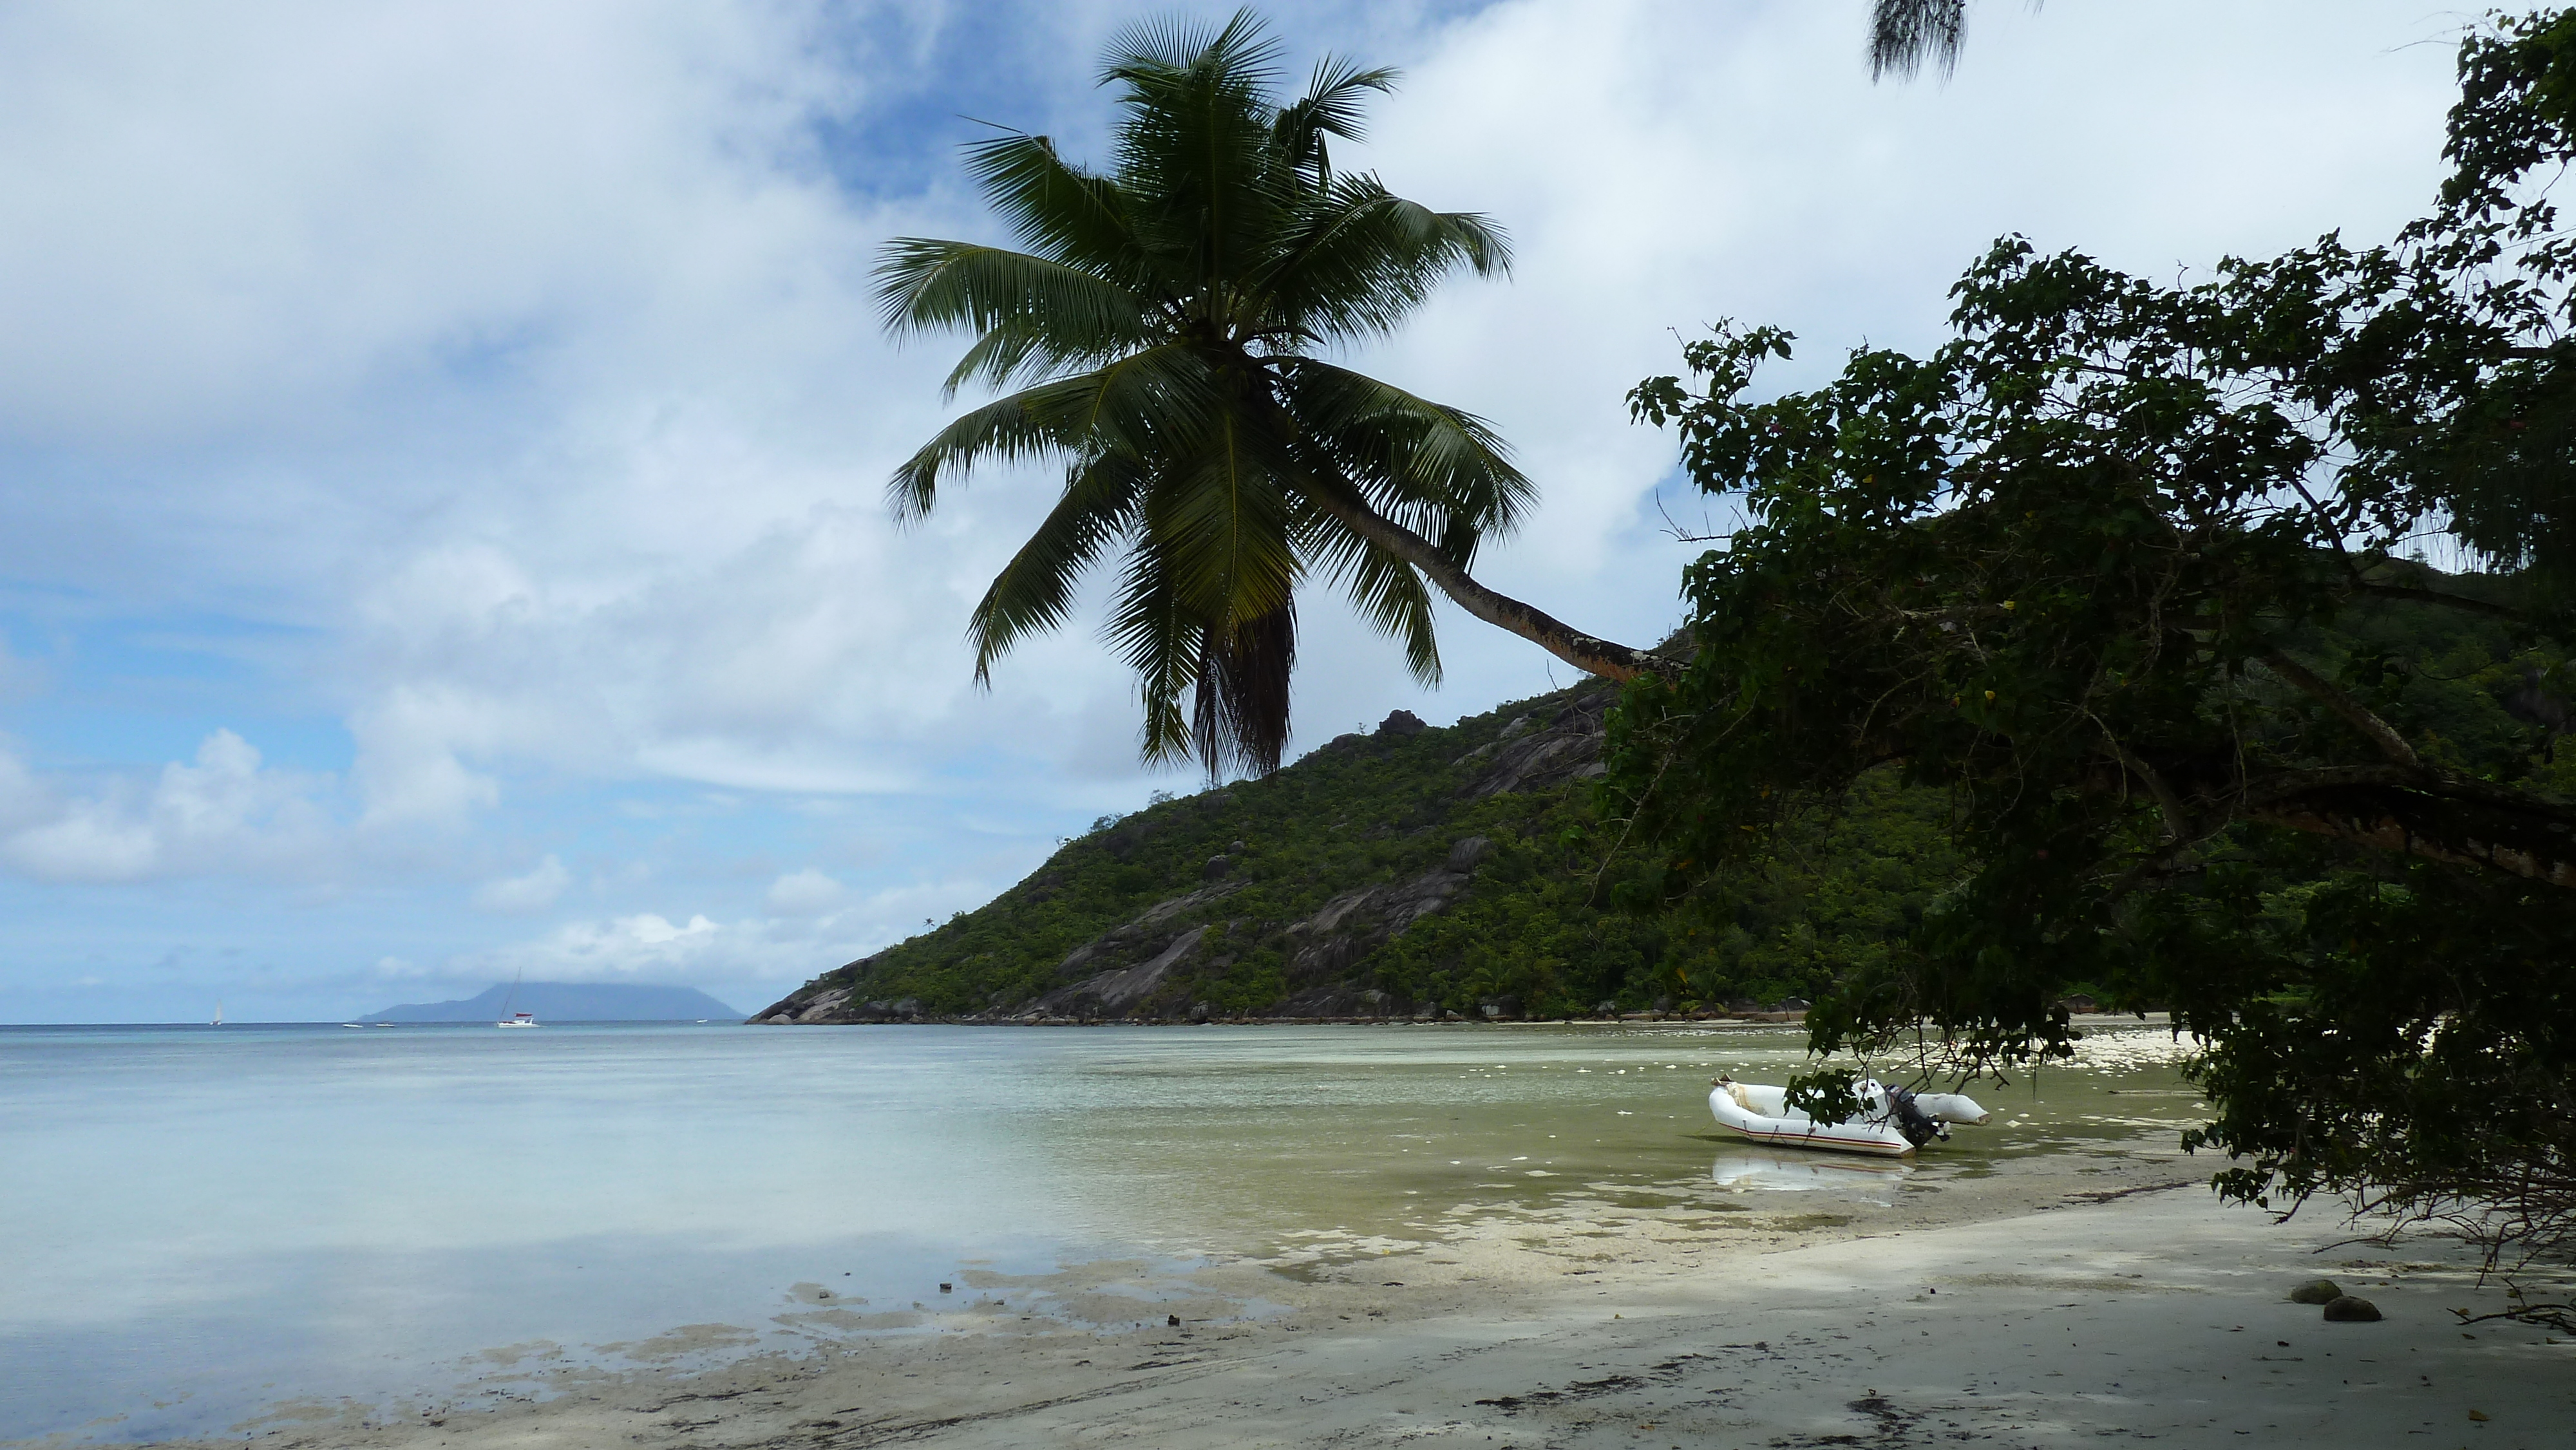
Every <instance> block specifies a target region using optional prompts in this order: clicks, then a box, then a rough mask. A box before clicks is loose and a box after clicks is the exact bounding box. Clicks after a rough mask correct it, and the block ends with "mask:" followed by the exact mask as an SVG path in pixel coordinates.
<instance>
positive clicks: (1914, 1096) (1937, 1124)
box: [1708, 1077, 1986, 1158]
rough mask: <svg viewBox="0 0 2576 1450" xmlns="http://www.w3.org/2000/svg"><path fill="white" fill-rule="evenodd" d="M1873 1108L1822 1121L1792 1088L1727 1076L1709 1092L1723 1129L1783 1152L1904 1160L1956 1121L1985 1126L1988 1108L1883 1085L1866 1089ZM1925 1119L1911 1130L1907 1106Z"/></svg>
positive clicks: (1970, 1100) (1957, 1098) (1863, 1095)
mask: <svg viewBox="0 0 2576 1450" xmlns="http://www.w3.org/2000/svg"><path fill="white" fill-rule="evenodd" d="M1860 1092H1861V1098H1862V1100H1863V1101H1864V1102H1866V1103H1868V1104H1869V1106H1868V1107H1867V1108H1865V1109H1863V1110H1862V1112H1861V1114H1860V1116H1858V1117H1856V1118H1852V1119H1850V1120H1849V1121H1847V1122H1840V1123H1819V1122H1816V1121H1815V1120H1813V1119H1811V1118H1809V1117H1808V1116H1807V1115H1806V1114H1805V1113H1802V1112H1800V1111H1798V1110H1797V1109H1795V1108H1793V1107H1790V1106H1789V1104H1788V1096H1789V1090H1788V1089H1787V1088H1781V1087H1768V1086H1765V1085H1763V1084H1761V1083H1750V1082H1737V1081H1735V1080H1734V1079H1732V1078H1724V1077H1721V1078H1719V1079H1717V1080H1716V1084H1715V1086H1713V1087H1712V1088H1711V1089H1710V1090H1709V1094H1708V1110H1709V1112H1710V1113H1712V1114H1714V1115H1715V1116H1716V1118H1717V1121H1718V1123H1719V1125H1720V1126H1722V1127H1727V1128H1732V1129H1734V1130H1735V1131H1736V1132H1738V1133H1741V1134H1743V1135H1744V1136H1745V1137H1747V1138H1750V1139H1752V1140H1753V1141H1754V1142H1756V1143H1768V1144H1771V1145H1772V1146H1774V1147H1779V1148H1822V1149H1825V1150H1827V1151H1829V1152H1834V1153H1867V1154H1871V1155H1873V1156H1875V1157H1880V1158H1902V1157H1904V1156H1905V1155H1906V1154H1908V1153H1911V1152H1913V1151H1914V1149H1915V1147H1916V1146H1917V1145H1918V1144H1920V1143H1922V1142H1925V1141H1928V1140H1930V1139H1931V1138H1933V1137H1943V1138H1946V1137H1948V1136H1949V1132H1948V1128H1947V1125H1948V1124H1951V1123H1982V1122H1984V1121H1985V1120H1986V1110H1985V1109H1984V1108H1981V1107H1978V1106H1977V1104H1976V1101H1975V1099H1973V1098H1967V1097H1962V1096H1961V1095H1959V1094H1957V1093H1911V1094H1908V1093H1906V1092H1905V1091H1904V1090H1903V1089H1901V1088H1899V1089H1894V1090H1891V1089H1889V1088H1888V1087H1887V1086H1886V1085H1885V1084H1883V1083H1878V1082H1864V1083H1862V1084H1861V1085H1860ZM1909 1100H1910V1103H1911V1106H1912V1107H1913V1108H1914V1109H1915V1111H1916V1112H1917V1114H1919V1116H1920V1118H1921V1121H1920V1122H1918V1123H1916V1124H1914V1125H1913V1127H1914V1131H1913V1132H1912V1133H1911V1134H1909V1133H1908V1132H1907V1126H1908V1125H1907V1122H1906V1113H1905V1107H1906V1105H1907V1103H1908V1101H1909Z"/></svg>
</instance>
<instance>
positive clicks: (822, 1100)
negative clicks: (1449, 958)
mask: <svg viewBox="0 0 2576 1450" xmlns="http://www.w3.org/2000/svg"><path fill="white" fill-rule="evenodd" d="M1802 1041H1803V1038H1802V1034H1800V1033H1799V1032H1798V1031H1797V1030H1795V1029H1770V1030H1747V1029H1742V1028H1728V1029H1715V1030H1706V1029H1690V1028H1677V1027H1669V1026H1643V1025H1641V1026H1635V1027H1597V1026H1586V1027H1490V1026H1483V1025H1475V1026H1458V1027H1390V1028H1222V1027H1217V1028H1163V1029H1144V1028H1096V1029H995V1028H983V1029H976V1028H935V1027H925V1028H901V1027H884V1028H838V1029H803V1028H799V1029H781V1028H743V1027H735V1026H661V1025H619V1026H557V1027H548V1028H545V1029H543V1030H541V1031H537V1032H525V1033H504V1032H494V1031H492V1030H491V1029H489V1028H476V1027H404V1028H395V1029H369V1030H365V1031H350V1030H346V1029H342V1028H339V1027H336V1026H323V1027H312V1026H301V1025H299V1026H291V1027H255V1026H232V1027H225V1028H221V1029H213V1028H205V1027H190V1028H0V1164H5V1165H6V1168H5V1186H4V1187H0V1439H16V1438H24V1437H32V1436H38V1435H51V1434H66V1433H67V1434H72V1435H76V1436H81V1437H85V1438H110V1439H151V1438H158V1437H165V1436H170V1435H177V1434H194V1433H205V1432H209V1431H218V1430H223V1429H225V1428H227V1427H231V1426H234V1425H236V1424H237V1423H238V1422H240V1421H242V1420H243V1419H244V1417H245V1416H248V1415H250V1414H252V1413H253V1412H255V1411H256V1410H257V1409H258V1407H260V1406H263V1405H267V1404H270V1403H273V1402H275V1401H278V1400H281V1399H284V1398H288V1397H293V1396H320V1397H325V1398H341V1397H354V1398H357V1399H361V1400H378V1399H383V1398H386V1397H391V1396H396V1395H401V1394H405V1393H409V1392H413V1391H419V1390H424V1389H434V1388H435V1387H437V1386H439V1385H442V1384H457V1383H462V1382H463V1381H464V1380H466V1379H467V1378H469V1377H471V1376H473V1375H475V1374H479V1373H488V1372H490V1371H491V1370H492V1369H493V1367H494V1366H495V1365H496V1364H500V1363H505V1362H507V1361H508V1360H509V1358H510V1356H509V1355H507V1354H504V1355H501V1356H491V1355H483V1354H480V1353H479V1352H480V1351H484V1350H488V1349H490V1348H492V1347H495V1346H520V1347H523V1348H524V1347H527V1346H531V1345H537V1346H548V1347H549V1348H539V1349H536V1350H533V1351H528V1353H529V1356H530V1357H529V1358H528V1360H527V1361H526V1363H527V1365H528V1366H529V1367H530V1368H531V1369H532V1370H533V1369H534V1368H536V1367H538V1366H540V1365H541V1364H544V1363H559V1362H561V1361H559V1360H557V1361H547V1360H544V1359H543V1358H542V1356H544V1355H545V1354H548V1353H552V1352H553V1349H552V1348H550V1347H561V1349H562V1351H563V1352H564V1353H566V1354H570V1355H573V1356H576V1357H583V1358H589V1359H604V1360H607V1361H610V1362H614V1360H615V1359H616V1353H615V1352H614V1351H603V1350H600V1349H599V1348H597V1347H598V1346H608V1345H616V1344H619V1343H626V1342H632V1341H635V1340H639V1339H643V1338H645V1337H648V1336H652V1335H656V1334H659V1333H660V1332H662V1331H665V1330H668V1329H671V1328H673V1327H675V1326H680V1325H704V1324H711V1323H713V1324H726V1325H733V1326H741V1327H743V1328H744V1329H745V1330H746V1331H748V1334H745V1335H737V1336H734V1337H733V1338H731V1339H730V1340H729V1341H727V1344H726V1345H725V1346H722V1347H728V1348H733V1349H738V1348H740V1347H742V1346H743V1345H745V1344H748V1343H751V1342H753V1339H754V1337H756V1336H766V1337H767V1338H768V1339H769V1340H770V1341H772V1342H775V1341H776V1340H777V1339H779V1338H781V1337H782V1336H787V1335H791V1334H793V1333H796V1332H801V1331H799V1330H797V1329H796V1328H795V1327H794V1326H792V1325H786V1326H783V1325H781V1324H780V1323H779V1320H778V1316H779V1315H781V1313H782V1311H784V1310H788V1309H793V1308H796V1307H799V1306H800V1305H801V1306H806V1307H810V1306H812V1305H813V1304H815V1303H816V1302H817V1300H816V1299H815V1297H814V1296H815V1294H816V1293H817V1292H818V1291H817V1290H816V1288H815V1287H814V1286H817V1285H820V1286H825V1290H824V1292H828V1293H829V1294H831V1295H832V1296H834V1298H833V1301H832V1302H834V1303H837V1304H850V1303H853V1302H854V1301H865V1302H866V1304H867V1305H868V1306H869V1307H870V1308H871V1309H872V1310H885V1309H896V1310H900V1309H903V1308H906V1307H908V1306H910V1305H912V1304H914V1303H931V1304H937V1303H941V1302H955V1301H953V1300H951V1301H942V1300H940V1299H939V1297H938V1293H937V1285H938V1282H939V1281H941V1280H956V1279H958V1278H959V1277H960V1276H961V1273H962V1271H963V1270H964V1269H965V1268H966V1267H968V1266H970V1265H976V1266H982V1267H986V1268H991V1269H996V1270H1005V1271H1011V1272H1034V1271H1041V1270H1044V1269H1047V1268H1050V1267H1052V1266H1053V1265H1054V1264H1056V1263H1058V1262H1064V1261H1069V1260H1074V1259H1083V1258H1095V1257H1101V1256H1107V1255H1124V1256H1134V1255H1142V1256H1146V1257H1148V1258H1161V1259H1164V1260H1167V1261H1170V1262H1173V1263H1175V1264H1179V1263H1185V1262H1187V1261H1188V1260H1190V1259H1191V1258H1192V1257H1194V1256H1199V1255H1207V1254H1238V1253H1268V1252H1272V1251H1275V1250H1277V1249H1279V1248H1280V1247H1282V1246H1283V1245H1288V1244H1292V1243H1296V1242H1300V1241H1310V1240H1312V1239H1313V1238H1314V1237H1316V1236H1318V1235H1336V1236H1341V1235H1348V1236H1379V1237H1394V1238H1405V1237H1425V1236H1429V1235H1432V1234H1436V1233H1437V1232H1439V1231H1440V1228H1441V1226H1442V1224H1443V1222H1444V1216H1445V1215H1451V1214H1454V1213H1456V1212H1459V1211H1461V1210H1466V1209H1473V1210H1478V1211H1490V1210H1496V1209H1500V1210H1504V1211H1509V1210H1511V1209H1513V1208H1515V1207H1526V1208H1530V1209H1540V1208H1544V1207H1545V1206H1546V1205H1547V1204H1549V1203H1551V1202H1554V1201H1558V1200H1560V1199H1563V1198H1565V1197H1568V1196H1573V1195H1580V1194H1598V1193H1600V1192H1603V1191H1617V1190H1619V1189H1621V1188H1628V1187H1633V1188H1640V1189H1653V1190H1656V1191H1658V1192H1667V1193H1669V1192H1675V1191H1684V1192H1692V1193H1707V1194H1739V1193H1744V1192H1767V1191H1807V1190H1814V1189H1818V1188H1823V1189H1826V1190H1828V1191H1831V1190H1835V1189H1837V1188H1844V1189H1850V1188H1851V1185H1853V1184H1858V1185H1859V1187H1858V1188H1857V1189H1854V1190H1852V1191H1857V1192H1862V1193H1876V1192H1880V1191H1883V1190H1884V1188H1885V1185H1886V1184H1887V1183H1888V1182H1889V1181H1890V1180H1889V1179H1888V1178H1887V1177H1886V1176H1885V1175H1868V1174H1863V1175H1859V1176H1858V1177H1857V1178H1855V1177H1853V1176H1851V1175H1840V1176H1837V1175H1835V1174H1831V1173H1825V1172H1819V1171H1814V1170H1811V1169H1810V1168H1809V1167H1808V1166H1806V1163H1805V1160H1801V1159H1794V1158H1793V1159H1784V1158H1782V1157H1780V1156H1778V1155H1772V1154H1765V1153H1761V1152H1757V1151H1753V1150H1749V1149H1746V1148H1742V1147H1737V1146H1733V1145H1730V1144H1728V1143H1726V1142H1725V1141H1724V1140H1722V1139H1721V1138H1720V1137H1719V1135H1717V1134H1716V1132H1715V1129H1714V1127H1713V1125H1712V1124H1711V1123H1710V1122H1709V1119H1708V1116H1707V1111H1706V1108H1705V1096H1706V1093H1707V1086H1706V1084H1707V1078H1708V1077H1709V1075H1710V1072H1711V1071H1712V1070H1714V1069H1720V1068H1723V1069H1727V1070H1731V1071H1734V1072H1735V1073H1736V1074H1737V1075H1738V1076H1747V1075H1751V1076H1753V1077H1755V1078H1756V1079H1757V1080H1772V1081H1777V1080H1779V1077H1780V1075H1782V1074H1783V1073H1785V1072H1787V1071H1789V1070H1790V1069H1791V1068H1792V1066H1793V1065H1794V1064H1795V1063H1796V1061H1797V1059H1798V1053H1799V1048H1800V1046H1801V1045H1802ZM2142 1074H2143V1076H2141V1075H2142ZM2115 1080H2116V1081H2118V1082H2120V1083H2125V1084H2128V1088H2129V1091H2130V1092H2131V1093H2132V1094H2145V1095H2146V1096H2131V1097H2129V1098H2124V1099H2113V1098H2109V1097H2107V1096H2105V1095H2104V1094H2105V1091H2106V1085H2107V1084H2109V1083H2111V1082H2113V1081H2115ZM2157 1093H2163V1094H2165V1095H2166V1096H2167V1097H2170V1098H2171V1099H2172V1101H2171V1102H2169V1103H2167V1102H2163V1101H2162V1099H2156V1098H2154V1097H2153V1095H2154V1094H2157ZM2189 1097H2190V1094H2188V1093H2187V1092H2185V1091H2182V1090H2179V1089H2178V1088H2175V1087H2174V1086H2173V1085H2172V1080H2171V1073H2170V1069H2166V1068H2160V1067H2152V1066H2149V1067H2140V1066H2135V1065H2129V1066H2113V1067H2111V1068H2108V1069H2106V1070H2105V1071H2103V1072H2097V1073H2092V1074H2079V1075H2058V1076H2055V1077H2052V1079H2051V1080H2050V1082H2049V1083H2048V1085H2047V1088H2046V1091H2045V1092H2042V1093H2039V1094H2036V1095H2034V1094H2032V1093H2031V1092H2030V1090H2028V1089H2026V1088H2017V1089H2013V1090H2010V1091H2007V1092H2005V1093H2002V1094H1989V1095H1988V1096H1987V1101H1988V1105H1989V1106H1990V1107H1994V1108H1997V1109H1998V1112H1997V1114H1996V1119H1997V1124H1996V1126H1995V1127H1992V1128H1988V1129H1983V1130H1963V1131H1962V1133H1961V1135H1960V1142H1959V1143H1958V1144H1957V1145H1956V1146H1954V1147H1953V1148H1951V1149H1949V1150H1947V1151H1945V1152H1944V1153H1942V1154H1941V1155H1940V1156H1939V1157H1937V1158H1927V1159H1926V1161H1925V1162H1924V1163H1923V1164H1922V1165H1921V1166H1920V1167H1918V1168H1914V1169H1912V1170H1910V1171H1911V1172H1912V1173H1915V1174H1919V1175H1931V1176H1933V1177H1935V1178H1937V1177H1938V1176H1941V1175H1948V1174H1956V1173H1974V1172H1980V1171H1984V1170H1985V1169H1986V1168H1988V1167H1989V1166H1991V1164H1992V1163H1993V1162H1994V1161H1995V1160H1997V1159H1998V1158H2000V1157H2007V1156H2010V1155H2013V1154H2016V1153H2027V1152H2036V1151H2056V1150H2063V1149H2065V1148H2069V1147H2078V1146H2090V1147H2095V1148H2101V1147H2109V1146H2113V1145H2117V1144H2120V1143H2127V1142H2137V1141H2142V1140H2144V1139H2147V1138H2157V1139H2160V1140H2161V1141H2166V1142H2169V1141H2170V1130H2169V1128H2168V1127H2165V1126H2163V1125H2164V1124H2165V1123H2167V1121H2168V1120H2170V1119H2172V1118H2174V1117H2176V1116H2178V1113H2177V1111H2176V1110H2178V1109H2180V1108H2181V1107H2183V1106H2184V1105H2185V1104H2186V1103H2187V1100H2188V1099H2189ZM2141 1102H2149V1103H2150V1104H2151V1108H2150V1110H2148V1112H2147V1116H2144V1117H2141V1116H2139V1115H2138V1114H2139V1112H2140V1111H2141V1109H2139V1107H2138V1106H2137V1105H2138V1104H2139V1103H2141ZM2159 1105H2160V1106H2159ZM2114 1107H2116V1110H2111V1109H2113V1108H2114ZM2159 1114H2161V1115H2159ZM2016 1115H2020V1116H2022V1117H2024V1118H2025V1121H2023V1122H2021V1123H2019V1124H2012V1123H2011V1122H2010V1121H2009V1120H2010V1119H2012V1118H2013V1117H2014V1116H2016ZM798 1285H804V1286H806V1287H805V1288H804V1289H803V1290H802V1291H801V1293H800V1291H799V1290H798V1289H797V1286H798Z"/></svg>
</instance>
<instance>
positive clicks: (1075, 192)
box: [966, 131, 1140, 285]
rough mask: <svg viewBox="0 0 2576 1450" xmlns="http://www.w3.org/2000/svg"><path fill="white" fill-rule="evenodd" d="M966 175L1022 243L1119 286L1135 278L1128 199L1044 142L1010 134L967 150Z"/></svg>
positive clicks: (1114, 183)
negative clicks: (972, 178) (1117, 283)
mask: <svg viewBox="0 0 2576 1450" xmlns="http://www.w3.org/2000/svg"><path fill="white" fill-rule="evenodd" d="M966 170H967V172H968V174H970V175H972V176H973V177H974V178H975V182H976V185H977V186H978V187H979V188H980V189H981V190H982V191H983V193H984V199H985V200H986V201H987V202H989V203H990V204H991V205H992V208H993V210H994V211H996V212H998V213H1000V214H1001V217H1002V219H1003V220H1004V221H1006V222H1008V223H1009V224H1010V227H1011V231H1012V233H1013V234H1014V235H1016V236H1018V237H1019V239H1020V242H1021V244H1022V245H1024V246H1026V247H1028V248H1030V249H1031V250H1032V251H1035V252H1036V253H1038V254H1039V255H1040V256H1043V257H1046V258H1047V259H1049V260H1051V261H1056V262H1061V263H1063V264H1065V265H1066V266H1069V267H1074V268H1078V269H1080V270H1083V271H1086V272H1090V273H1092V274H1093V275H1095V276H1098V277H1101V278H1104V279H1108V280H1115V281H1118V282H1120V283H1121V284H1122V285H1124V284H1131V283H1133V282H1134V280H1135V279H1136V277H1137V275H1138V267H1139V263H1140V258H1139V257H1138V255H1137V243H1136V236H1135V232H1134V230H1133V229H1132V228H1131V227H1130V225H1129V221H1128V211H1129V204H1128V199H1127V197H1126V195H1125V193H1123V192H1122V191H1120V189H1119V187H1118V183H1117V181H1116V180H1115V179H1114V178H1111V177H1106V176H1095V175H1093V174H1091V173H1090V172H1087V171H1084V170H1083V169H1081V168H1080V167H1078V166H1074V165H1072V164H1071V163H1069V162H1067V161H1066V160H1065V159H1064V158H1063V157H1061V156H1059V155H1057V154H1056V149H1055V142H1054V141H1052V140H1050V139H1049V138H1047V137H1044V136H1031V135H1027V134H1025V133H1022V132H1017V131H1013V132H1009V133H1007V134H1005V135H1001V136H997V137H994V138H993V139H991V140H988V141H978V142H975V143H974V144H972V145H970V146H968V147H967V148H966Z"/></svg>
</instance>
